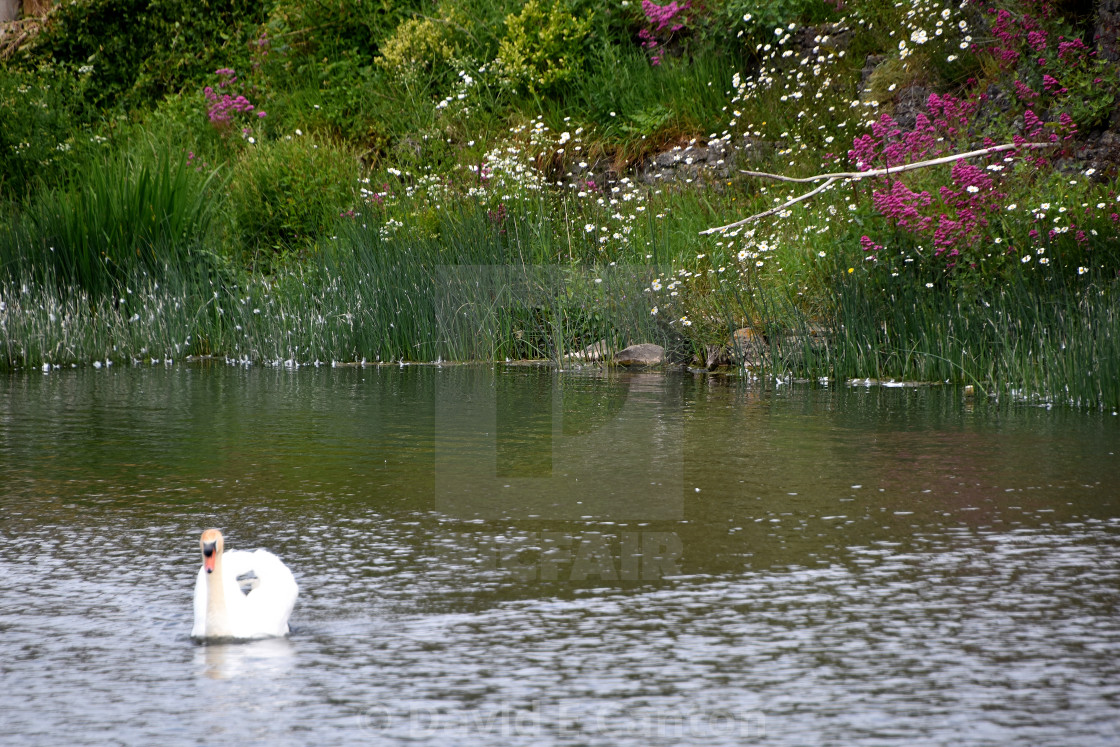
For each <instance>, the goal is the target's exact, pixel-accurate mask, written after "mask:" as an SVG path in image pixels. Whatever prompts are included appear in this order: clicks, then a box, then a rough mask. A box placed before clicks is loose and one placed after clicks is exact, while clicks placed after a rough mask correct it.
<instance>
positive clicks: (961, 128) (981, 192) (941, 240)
mask: <svg viewBox="0 0 1120 747" xmlns="http://www.w3.org/2000/svg"><path fill="white" fill-rule="evenodd" d="M926 103H927V108H928V110H929V114H928V115H927V114H919V115H918V116H917V117H916V119H915V124H914V129H913V130H910V131H908V132H903V131H902V129H901V128H900V127H899V126H898V123H897V122H896V121H895V120H894V119H893V118H892V117H890V116H889V115H886V114H884V115H883V116H882V117H881V118H880V119H879V121H877V122H873V123H872V126H871V132H870V133H869V134H867V135H863V136H861V137H857V138H855V139H854V140H853V142H852V149H851V150H850V151H848V158H849V159H851V161H853V162H854V163H855V165H856V168H857V169H859V170H860V171H870V170H872V169H875V168H884V167H888V168H889V167H892V166H901V165H903V164H907V163H913V162H916V161H921V160H925V159H930V158H936V157H938V156H940V155H943V154H944V153H945V152H946V151H948V150H949V149H951V148H953V147H954V146H955V145H956V144H957V143H958V142H959V141H960V139H961V138H962V137H963V136H965V135H966V134H967V132H968V123H969V118H970V117H971V116H972V115H973V114H974V113H975V111H976V108H977V105H978V102H976V101H966V100H961V99H958V98H955V97H953V96H949V95H945V96H938V95H937V94H932V95H931V96H930V97H929V99H928V100H927V102H926ZM916 173H917V172H908V173H907V174H905V177H906V178H911V179H912V178H914V176H913V174H916ZM903 176H904V175H902V174H900V175H899V176H894V177H891V178H889V179H888V178H880V179H879V180H878V182H877V184H876V186H875V187H874V188H873V189H872V195H871V197H872V204H874V205H875V209H876V210H877V211H878V212H879V213H880V214H881V215H883V216H884V217H885V218H886V219H887V220H888V221H889V222H890V223H892V224H893V225H895V226H897V227H898V228H900V229H902V230H904V231H907V232H908V233H911V234H914V235H916V236H918V237H920V238H921V239H924V240H929V241H930V242H931V243H932V244H933V248H934V253H935V255H937V256H944V257H946V258H947V259H948V260H949V261H950V263H951V264H956V263H957V262H958V261H959V259H958V257H959V256H960V255H961V253H962V251H963V250H965V249H967V248H969V247H972V246H974V245H975V244H976V242H977V240H978V239H979V238H980V236H981V235H982V234H983V233H984V230H985V229H986V228H987V226H988V215H989V214H991V213H994V212H996V211H998V210H999V207H1000V201H1001V200H1002V198H1003V194H1002V193H1001V192H999V191H998V190H997V189H996V185H995V181H994V180H993V179H992V177H991V176H990V175H989V174H988V173H986V172H985V171H984V169H981V168H980V167H979V166H975V165H973V164H970V163H967V162H965V161H956V162H954V164H953V168H952V171H951V173H950V178H949V184H947V185H943V186H941V187H939V188H938V189H937V190H936V193H935V194H934V193H930V192H929V191H928V190H920V191H919V190H914V189H912V188H911V187H910V186H909V185H907V183H906V182H905V181H903V179H902V178H900V177H903ZM861 244H862V245H863V250H864V251H865V252H869V253H870V254H871V255H872V256H873V255H874V253H875V252H877V251H879V250H880V249H881V248H882V247H881V246H879V245H877V244H875V243H874V242H873V241H872V240H871V239H869V238H868V239H867V240H866V241H861Z"/></svg>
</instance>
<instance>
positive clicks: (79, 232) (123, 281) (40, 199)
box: [0, 151, 220, 297]
mask: <svg viewBox="0 0 1120 747" xmlns="http://www.w3.org/2000/svg"><path fill="white" fill-rule="evenodd" d="M217 179H218V177H217V172H216V171H212V172H210V173H208V174H206V175H202V174H199V173H197V172H196V171H195V170H194V169H193V168H191V167H190V166H189V165H188V164H187V162H186V159H185V158H182V159H176V158H174V157H172V156H170V155H169V154H168V153H167V152H166V151H164V152H159V153H156V152H153V153H150V154H148V155H147V157H137V156H122V157H118V158H114V159H110V160H107V161H102V162H96V163H94V164H92V165H91V167H90V168H89V169H88V171H87V172H85V173H84V174H83V175H82V176H81V178H80V180H76V181H75V182H74V183H72V184H70V185H68V186H66V187H59V188H55V189H47V190H42V191H40V192H38V193H36V194H34V195H32V196H31V197H30V198H29V199H28V201H27V204H26V205H25V208H24V210H23V211H22V212H21V213H20V214H18V215H16V216H15V217H14V218H13V219H12V221H11V222H10V223H9V224H8V225H7V226H6V227H4V228H3V229H0V267H2V268H3V270H4V271H5V274H6V275H7V277H8V278H9V279H12V280H30V281H32V282H35V283H39V284H44V285H56V286H57V287H59V288H70V289H78V290H81V291H83V292H85V293H88V294H90V295H91V296H95V297H96V296H101V295H119V293H120V292H121V291H122V290H123V289H124V288H125V287H126V286H127V285H128V283H129V282H130V281H131V280H132V279H133V278H137V277H144V276H146V277H150V278H153V279H155V278H159V277H160V276H162V275H163V274H164V273H165V272H168V271H169V268H171V271H174V272H179V273H189V272H191V271H193V270H194V269H197V268H198V267H200V266H216V265H217V264H220V263H218V262H217V261H216V257H215V256H214V254H213V253H212V252H210V251H208V250H206V249H205V248H204V247H205V246H206V245H207V240H208V238H209V230H210V227H211V225H212V222H213V218H214V210H213V204H212V202H211V200H212V193H213V191H214V190H213V187H214V185H215V183H216V181H217Z"/></svg>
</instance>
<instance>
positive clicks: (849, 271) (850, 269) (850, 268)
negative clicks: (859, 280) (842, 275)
mask: <svg viewBox="0 0 1120 747" xmlns="http://www.w3.org/2000/svg"><path fill="white" fill-rule="evenodd" d="M855 271H856V268H854V267H849V268H848V274H849V275H851V274H852V273H853V272H855Z"/></svg>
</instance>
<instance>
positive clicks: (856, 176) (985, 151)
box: [700, 143, 1057, 235]
mask: <svg viewBox="0 0 1120 747" xmlns="http://www.w3.org/2000/svg"><path fill="white" fill-rule="evenodd" d="M1056 145H1057V143H1022V144H1021V145H1016V144H1014V143H1006V144H1004V145H993V146H992V147H990V148H981V149H980V150H970V151H969V152H967V153H958V154H956V155H954V156H942V157H941V158H933V159H930V160H929V161H917V162H915V163H907V164H904V165H902V166H888V167H887V168H885V169H871V170H870V171H840V172H837V173H835V174H816V175H815V176H806V177H793V176H783V175H782V174H769V173H767V172H765V171H742V173H744V174H746V175H747V176H758V177H762V178H764V179H777V180H778V181H783V182H801V183H805V182H816V181H820V180H821V179H824V180H826V181H825V183H824V184H822V185H820V186H819V187H817V188H816V189H814V190H812V191H810V192H806V193H805V194H803V195H800V196H798V197H794V198H793V199H791V200H789V201H787V202H784V203H782V204H781V205H778V206H777V207H773V208H770V209H769V210H766V211H764V212H761V213H758V214H756V215H752V216H750V217H748V218H743V219H742V220H739V221H735V222H734V223H728V224H727V225H726V226H717V227H716V228H708V229H705V230H703V231H701V232H700V234H701V235H704V234H709V233H717V232H719V231H726V230H728V229H729V228H736V227H737V226H741V225H743V224H744V223H750V222H751V221H755V220H758V219H759V218H765V217H766V216H768V215H773V214H774V213H776V212H778V211H779V210H784V209H785V208H787V207H789V206H790V205H794V204H796V203H798V202H801V201H802V200H807V199H809V198H810V197H812V196H813V195H815V194H818V193H819V192H822V191H824V189H825V187H827V186H828V185H830V184H832V183H833V182H835V181H837V180H839V179H845V180H847V181H859V180H860V179H866V178H869V177H875V176H889V175H891V174H899V173H901V172H903V171H912V170H914V169H923V168H925V167H927V166H939V165H941V164H943V163H952V162H953V161H960V160H961V159H964V158H975V157H976V156H987V155H991V154H992V153H1000V152H1002V151H1005V150H1019V149H1023V150H1036V149H1038V148H1053V147H1054V146H1056Z"/></svg>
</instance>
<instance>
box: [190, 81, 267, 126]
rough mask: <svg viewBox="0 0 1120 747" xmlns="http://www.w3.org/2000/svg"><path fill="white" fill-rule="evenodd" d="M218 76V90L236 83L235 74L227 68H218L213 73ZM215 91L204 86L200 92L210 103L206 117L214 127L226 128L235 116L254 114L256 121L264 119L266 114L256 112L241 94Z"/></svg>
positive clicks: (259, 111) (210, 87)
mask: <svg viewBox="0 0 1120 747" xmlns="http://www.w3.org/2000/svg"><path fill="white" fill-rule="evenodd" d="M214 74H215V75H217V76H218V78H219V80H218V89H219V91H221V89H225V88H229V87H230V86H232V85H233V84H234V83H235V82H236V81H237V74H236V72H234V71H233V70H232V69H230V68H228V67H223V68H219V69H218V70H215V71H214ZM219 91H215V90H214V88H213V87H212V86H206V88H204V89H203V90H202V92H203V94H204V95H205V96H206V100H207V101H209V102H210V107H209V109H207V115H208V116H209V117H210V122H211V124H213V125H214V126H215V127H218V128H223V129H224V128H227V127H229V126H230V124H231V123H232V122H233V117H234V115H235V114H238V113H244V114H249V113H252V114H255V115H256V117H257V118H258V119H264V117H265V116H267V115H266V113H265V112H264V111H261V110H256V111H254V110H255V109H256V107H255V106H254V105H253V104H252V103H251V102H250V101H249V99H247V98H245V96H244V95H243V94H238V95H236V96H231V95H230V94H229V93H225V92H221V93H219Z"/></svg>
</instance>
